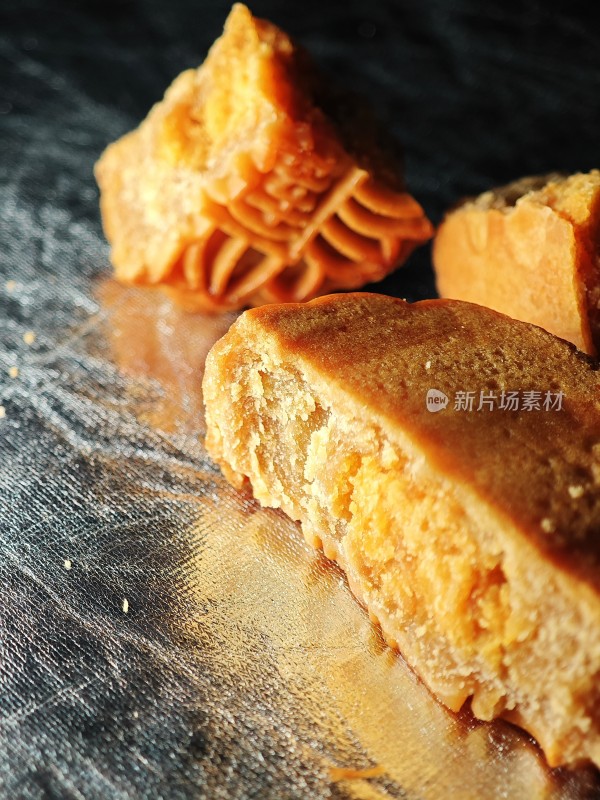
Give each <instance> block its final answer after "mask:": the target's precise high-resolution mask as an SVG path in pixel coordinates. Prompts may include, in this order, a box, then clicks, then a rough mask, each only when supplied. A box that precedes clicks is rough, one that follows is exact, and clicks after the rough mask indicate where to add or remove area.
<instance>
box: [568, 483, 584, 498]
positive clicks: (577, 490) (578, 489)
mask: <svg viewBox="0 0 600 800" xmlns="http://www.w3.org/2000/svg"><path fill="white" fill-rule="evenodd" d="M569 494H570V495H571V497H572V498H573V499H574V500H577V498H578V497H581V496H582V495H583V486H569Z"/></svg>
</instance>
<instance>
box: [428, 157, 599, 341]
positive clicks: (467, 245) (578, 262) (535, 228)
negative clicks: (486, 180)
mask: <svg viewBox="0 0 600 800" xmlns="http://www.w3.org/2000/svg"><path fill="white" fill-rule="evenodd" d="M599 214H600V172H599V171H598V170H594V171H592V172H590V173H587V174H576V175H570V176H559V175H549V176H544V177H539V178H528V179H522V180H520V181H517V182H515V183H513V184H509V185H508V186H505V187H502V188H501V189H496V190H494V191H490V192H485V193H484V194H482V195H481V196H480V197H478V198H475V199H474V200H469V201H466V202H465V203H463V204H461V205H459V206H458V207H457V208H455V209H453V210H452V211H450V212H449V213H448V214H447V215H446V217H445V219H444V221H443V222H442V224H441V225H440V227H439V229H438V231H437V234H436V238H435V241H434V247H433V260H434V265H435V269H436V275H437V284H438V290H439V292H440V294H441V295H442V296H443V297H452V298H455V299H459V300H467V301H470V302H474V303H480V304H481V305H486V306H489V307H490V308H494V309H495V310H497V311H502V312H503V313H506V314H509V315H510V316H512V317H515V318H516V319H520V320H524V321H526V322H532V323H534V324H536V325H541V326H542V327H544V328H546V330H549V331H550V332H552V333H554V334H556V335H557V336H561V337H562V338H564V339H567V340H568V341H570V342H573V343H574V344H575V345H576V346H577V347H578V348H579V349H580V350H583V351H584V352H587V353H589V354H591V355H595V354H596V353H597V352H598V346H599V345H600V311H599V301H600V261H599V257H600V247H599V237H600V216H599Z"/></svg>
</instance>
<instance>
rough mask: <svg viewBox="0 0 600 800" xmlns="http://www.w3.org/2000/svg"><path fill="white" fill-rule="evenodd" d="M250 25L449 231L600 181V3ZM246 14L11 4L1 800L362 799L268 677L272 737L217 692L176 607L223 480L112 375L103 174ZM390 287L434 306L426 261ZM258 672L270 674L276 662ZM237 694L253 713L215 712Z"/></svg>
mask: <svg viewBox="0 0 600 800" xmlns="http://www.w3.org/2000/svg"><path fill="white" fill-rule="evenodd" d="M251 8H252V10H253V11H254V12H255V13H256V14H258V15H261V16H266V17H268V18H270V19H272V20H273V21H274V22H276V23H279V24H280V25H281V26H283V27H285V28H286V29H287V30H288V31H289V32H290V33H292V34H294V35H295V36H296V37H297V38H298V39H299V40H300V41H301V42H303V43H304V44H305V45H306V46H308V48H309V49H310V50H311V51H312V52H313V54H314V55H315V56H316V57H317V59H318V60H319V62H320V63H321V64H322V66H323V67H324V69H325V70H327V71H328V72H329V73H331V74H332V75H333V76H335V77H336V78H337V79H338V80H341V81H342V82H344V83H346V84H348V85H352V86H353V87H355V88H356V89H358V90H360V91H363V92H364V93H365V94H367V95H368V96H369V97H370V98H371V100H372V102H373V104H374V106H375V108H376V110H377V112H378V114H379V116H380V117H381V118H382V119H383V120H385V121H386V123H387V125H389V127H390V129H391V130H392V131H393V132H394V134H396V135H397V137H398V138H399V139H400V140H401V141H402V142H403V144H404V147H405V154H406V170H407V175H408V184H409V186H410V188H411V190H412V191H413V193H414V194H415V196H416V197H417V198H418V199H419V200H420V201H421V202H422V204H423V205H424V207H425V209H426V211H427V212H428V214H429V215H430V216H431V218H432V219H433V221H434V222H437V221H439V219H440V218H441V215H442V213H443V211H444V209H445V208H446V207H448V205H450V204H451V203H453V202H454V201H455V200H457V199H458V198H459V197H461V196H463V195H465V194H469V193H474V192H479V191H481V190H484V189H486V188H489V187H490V186H492V185H494V184H497V183H502V182H506V181H509V180H511V179H512V178H516V177H519V176H521V175H523V174H532V173H538V172H545V171H550V170H566V171H575V170H588V169H590V168H593V167H598V166H600V157H599V154H598V149H599V145H600V135H599V134H600V27H599V26H598V21H597V18H596V17H597V12H596V11H595V9H594V5H593V4H588V3H586V4H583V3H577V2H570V3H554V4H553V3H544V2H514V3H511V2H500V1H499V0H496V1H495V2H487V3H486V2H476V0H457V2H449V1H447V2H444V0H423V2H391V1H388V2H378V1H377V0H371V1H370V2H358V0H348V1H347V2H344V3H337V2H326V1H325V0H320V2H315V0H305V1H304V2H298V3H292V2H288V3H285V2H267V1H266V0H256V2H255V3H253V4H252V6H251ZM586 9H587V11H586ZM227 11H228V4H227V3H225V2H216V1H214V2H206V1H205V2H203V1H202V0H195V2H184V1H181V2H178V1H177V0H137V2H134V1H133V0H121V2H117V1H116V0H96V1H95V2H85V1H84V2H76V0H71V1H70V2H68V1H67V0H65V1H64V2H54V1H53V2H43V1H42V0H37V1H36V0H22V1H21V0H18V1H17V0H14V2H11V0H0V281H1V283H0V403H2V404H3V406H4V408H5V409H6V416H5V418H3V419H0V580H1V581H2V586H3V588H2V602H1V603H0V648H1V651H0V709H1V718H0V793H1V796H2V797H6V798H11V799H12V798H20V797H23V798H34V797H35V798H81V797H85V798H93V797H111V798H130V797H148V798H159V797H174V798H178V797H182V798H184V797H185V798H187V797H209V798H212V797H225V798H230V797H240V798H241V797H257V798H287V797H300V796H302V797H307V798H308V797H345V796H354V795H346V794H344V793H343V792H342V789H341V788H327V786H326V785H325V784H322V783H320V782H319V780H318V776H317V777H315V775H311V774H310V771H308V772H307V771H306V770H305V771H304V772H303V771H302V764H301V763H300V762H298V761H297V760H296V761H294V760H293V758H292V755H290V754H289V753H288V750H290V748H291V745H290V744H289V743H290V741H294V737H295V736H296V732H295V731H294V729H293V725H292V727H289V725H288V727H286V723H284V721H283V718H284V717H285V714H284V712H283V711H281V717H282V718H281V720H280V719H279V716H278V712H277V703H279V704H280V707H281V703H283V700H282V698H281V697H280V698H279V699H277V698H276V697H273V696H272V697H271V701H272V702H271V703H270V704H269V702H268V699H269V692H270V691H274V690H272V689H271V688H269V687H271V684H270V683H268V682H267V683H266V684H264V683H263V679H262V678H261V676H260V674H259V672H260V671H259V672H257V675H256V676H255V680H254V683H253V684H251V685H250V686H249V688H247V690H246V691H247V697H246V702H247V706H248V707H249V708H250V707H251V708H252V709H253V713H254V714H256V715H261V714H262V716H261V717H260V719H261V720H262V723H261V724H260V725H259V724H253V723H252V719H251V717H252V715H248V716H246V717H245V716H244V715H243V714H241V715H238V716H237V717H236V718H235V719H234V718H232V717H231V714H230V713H229V712H228V709H231V708H232V707H234V706H235V702H234V700H232V699H231V698H235V697H236V696H237V698H238V701H237V702H238V704H239V691H240V690H239V687H237V688H236V682H235V670H234V669H233V667H232V666H231V665H228V663H227V660H226V659H225V661H218V659H217V657H216V656H214V659H215V660H214V663H213V670H212V672H211V677H210V680H209V679H208V678H207V679H206V681H205V684H203V683H202V680H201V671H200V673H198V670H197V669H196V667H198V664H199V663H200V662H199V661H198V660H197V659H196V660H194V659H195V658H196V656H192V655H189V653H190V652H191V651H189V649H188V650H186V648H185V647H184V646H183V645H182V636H183V635H182V634H181V633H180V632H179V633H178V632H173V631H172V630H171V629H170V628H169V623H168V619H169V618H170V616H169V615H170V614H171V615H172V613H173V611H174V610H175V611H177V610H178V609H179V610H181V613H182V614H183V612H184V611H185V609H186V608H187V610H188V612H190V608H192V611H193V613H196V612H197V609H196V607H195V606H193V603H192V601H191V600H190V599H189V597H188V595H187V594H186V591H185V586H183V588H182V581H179V582H178V580H179V579H178V577H177V576H178V575H179V572H177V570H175V572H174V571H173V570H174V567H173V564H180V565H181V564H183V565H185V564H188V563H189V562H190V559H191V556H190V552H189V547H190V543H189V541H187V540H185V537H183V538H182V536H181V531H182V530H183V529H185V527H186V525H190V524H192V523H194V520H197V513H198V512H197V509H196V506H195V505H194V503H193V502H191V501H190V500H189V498H190V497H193V496H194V495H198V496H200V495H202V496H204V497H206V498H210V497H211V496H212V495H211V493H214V491H215V488H214V487H215V486H216V485H217V484H216V483H214V482H215V481H216V482H218V481H220V478H219V477H218V476H217V475H216V474H213V473H212V472H211V467H210V465H209V464H207V463H205V462H204V461H203V458H204V456H203V453H202V450H201V447H200V445H199V444H198V443H197V438H198V437H197V436H189V435H188V436H179V438H178V437H177V436H168V435H166V434H164V433H161V432H160V431H157V430H154V429H153V428H152V427H151V426H148V425H144V424H141V423H140V416H139V409H140V408H145V407H146V406H148V405H150V406H151V405H152V403H153V395H152V392H153V391H158V390H157V389H156V387H155V386H154V385H153V384H151V382H150V383H148V382H147V383H143V382H142V383H131V382H130V381H125V380H124V379H123V378H122V377H121V375H120V374H119V370H118V369H117V368H116V367H114V366H111V363H112V362H111V356H110V354H107V353H106V352H104V350H103V348H105V347H106V346H105V345H103V343H102V342H103V341H104V340H103V339H102V335H101V329H102V325H103V324H104V322H106V320H108V323H107V324H108V326H109V327H110V320H109V318H108V317H107V316H106V313H105V311H104V310H103V309H102V308H101V306H100V305H99V304H98V301H97V299H96V298H95V295H94V291H93V288H94V286H96V285H97V283H98V280H99V279H100V278H101V277H102V276H103V275H104V274H107V273H108V272H109V266H108V260H107V253H108V251H107V247H106V245H105V243H104V241H103V238H102V234H101V228H100V221H99V215H98V196H97V190H96V187H95V184H94V181H93V177H92V167H93V164H94V162H95V160H96V159H97V158H98V156H99V154H100V152H101V150H102V149H103V147H104V146H105V145H106V144H107V143H108V142H110V141H112V140H114V139H115V138H117V137H118V136H120V135H121V134H123V133H124V132H126V131H128V130H129V129H131V128H132V127H133V126H134V125H136V124H137V123H138V122H139V121H140V120H141V119H142V118H143V117H144V116H145V114H146V113H147V111H148V109H149V107H150V105H151V104H152V103H153V102H155V101H156V100H158V99H159V98H160V97H161V96H162V93H163V92H164V90H165V88H166V87H167V85H168V84H169V83H170V82H171V80H172V79H173V78H174V77H175V75H177V74H178V73H179V72H180V71H181V70H183V69H184V68H187V67H190V66H194V65H197V64H198V63H200V62H201V61H202V60H203V58H204V56H205V53H206V50H207V48H208V47H209V45H210V44H211V42H212V41H213V40H214V39H215V38H216V36H217V35H218V34H219V32H220V30H221V28H222V25H223V21H224V18H225V16H226V14H227ZM9 280H10V281H15V285H11V286H10V288H9V287H7V286H6V285H5V282H6V281H9ZM383 287H384V289H386V290H387V291H391V292H396V293H398V294H400V295H402V296H409V297H419V296H426V295H427V294H431V292H432V291H433V282H432V276H431V269H430V265H429V252H428V248H423V249H422V250H420V251H419V252H418V253H417V254H415V255H414V256H413V258H412V259H411V261H410V263H409V264H408V265H407V267H406V268H404V269H403V270H401V271H400V272H399V273H397V275H396V276H394V277H391V278H388V279H387V281H386V282H385V283H384V285H383ZM27 330H34V331H35V332H36V333H37V339H36V342H35V343H34V345H33V346H31V347H26V346H25V345H24V343H23V334H24V332H25V331H27ZM107 336H109V334H107ZM11 366H18V368H19V370H20V372H19V375H18V377H17V378H10V377H9V375H8V371H9V369H10V367H11ZM220 485H221V484H219V486H220ZM165 487H166V488H165ZM232 502H233V501H232ZM157 530H158V531H159V533H157ZM186 548H187V549H186ZM66 557H72V558H73V562H74V568H73V570H72V571H71V572H70V573H68V578H69V580H68V581H67V580H66V579H65V576H66V574H67V573H66V572H65V571H64V570H63V569H62V567H61V565H62V562H63V559H64V558H66ZM177 569H180V568H179V567H177ZM181 569H183V567H181ZM188 588H189V587H188ZM125 595H127V596H128V597H130V604H131V612H130V613H129V614H128V615H127V616H126V617H125V616H124V615H123V614H122V612H121V601H122V597H123V596H125ZM196 601H197V600H194V602H196ZM208 602H209V601H208V600H206V599H205V600H203V601H202V603H208ZM189 603H192V606H189ZM202 603H201V605H202ZM186 604H188V605H187V606H186ZM188 606H189V607H188ZM202 607H203V608H204V606H202ZM207 607H208V606H207ZM136 609H143V613H142V612H141V611H140V612H139V613H136ZM190 613H191V612H190ZM206 613H208V612H206ZM223 613H225V612H223ZM198 636H199V637H200V639H202V631H200V632H198ZM203 646H204V651H203V652H204V653H205V654H206V653H208V652H212V650H211V647H213V648H214V647H215V645H214V642H212V640H210V639H207V641H206V642H204V645H203ZM186 653H187V655H186ZM253 657H254V658H256V659H257V663H259V662H260V659H263V663H262V666H263V667H264V666H265V664H264V659H265V658H266V656H265V653H264V652H262V651H260V652H259V651H257V652H256V653H254V654H253V653H250V654H249V655H248V658H249V659H250V660H251V659H252V658H253ZM217 662H218V663H217ZM202 663H204V665H205V667H206V664H208V663H209V662H208V661H204V662H202ZM211 663H212V662H211ZM194 665H196V666H194ZM215 665H216V666H215ZM266 666H267V668H268V669H271V667H272V665H271V666H269V665H266ZM206 669H208V667H206ZM268 669H267V671H268ZM199 674H200V678H199ZM203 687H204V688H203ZM203 692H204V694H203ZM215 692H217V695H218V697H221V698H230V699H229V700H227V701H225V700H224V701H223V702H222V703H221V705H219V703H218V702H217V703H216V705H215V701H214V695H215ZM236 692H237V695H236ZM265 692H266V695H265ZM209 695H210V696H209ZM265 696H266V698H267V699H266V700H265ZM261 698H262V700H261ZM288 699H289V698H288ZM263 700H264V708H263V707H262V706H261V702H262V701H263ZM203 708H204V709H208V710H205V711H203V710H202V709H203ZM274 709H275V710H274ZM288 711H289V708H288ZM292 712H293V708H292ZM293 713H295V712H293ZM293 713H292V717H293ZM298 713H300V712H298ZM228 714H229V716H228ZM269 715H271V716H269ZM288 719H289V715H288ZM139 720H143V724H141V723H140V722H139ZM265 720H267V721H268V720H270V723H269V724H270V725H271V727H269V725H266V724H265ZM311 735H312V734H311ZM320 735H321V734H319V732H318V731H316V732H314V738H315V741H316V742H318V741H321V740H322V739H319V736H320ZM306 736H308V734H306ZM296 738H297V737H296ZM250 741H252V742H253V743H254V749H252V748H251V747H250V745H247V743H248V742H250ZM306 741H308V739H307V740H306ZM315 746H316V745H315ZM246 747H248V748H249V750H248V752H247V753H246V756H243V754H244V752H246V751H245V750H244V748H246ZM240 748H241V749H240ZM290 752H291V750H290ZM240 753H241V754H242V755H240ZM257 753H258V754H259V755H260V758H259V757H258V755H257ZM286 753H287V754H288V756H289V757H287V761H286V756H285V754H286ZM335 755H336V754H335V753H334V754H333V755H331V754H330V756H331V757H332V758H333V756H335ZM337 755H338V756H339V753H338V754H337ZM340 758H341V756H340ZM342 760H343V759H342ZM567 783H568V781H567ZM565 786H567V784H565ZM569 786H570V784H569ZM384 788H385V791H386V794H385V796H394V797H402V796H404V794H403V790H402V788H401V787H399V786H394V785H392V784H389V785H386V786H385V787H384ZM384 788H381V787H380V789H381V791H382V792H383V791H384ZM564 791H565V792H567V794H568V793H569V792H571V791H573V792H575V789H573V787H571V788H569V787H567V788H566V789H565V790H564ZM578 791H579V790H578ZM589 792H590V793H588V794H587V795H586V796H595V794H594V790H593V789H590V790H589ZM567 794H564V795H561V796H567ZM360 796H362V795H360ZM365 796H366V795H365ZM369 796H371V795H369ZM379 796H382V797H383V796H384V795H383V794H381V795H379ZM427 796H435V793H433V794H431V795H427ZM572 796H575V795H572ZM577 796H582V797H583V796H584V795H583V794H580V795H577Z"/></svg>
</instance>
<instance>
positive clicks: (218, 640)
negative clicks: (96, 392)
mask: <svg viewBox="0 0 600 800" xmlns="http://www.w3.org/2000/svg"><path fill="white" fill-rule="evenodd" d="M100 296H101V299H102V303H103V306H104V308H105V309H106V310H107V311H108V312H109V315H110V316H109V319H108V322H109V325H110V326H112V327H111V334H110V336H109V341H110V345H111V347H112V349H113V357H114V361H115V363H116V364H117V365H118V367H119V368H120V369H121V370H122V371H123V372H125V373H127V374H129V375H133V376H136V377H140V378H143V379H150V380H154V381H157V382H158V383H159V384H160V385H161V386H162V388H163V393H162V395H161V401H160V403H159V405H158V407H156V408H154V409H152V411H151V412H149V413H148V415H147V421H148V423H149V424H151V425H152V426H154V427H156V428H157V429H160V430H172V429H176V428H177V429H181V428H183V429H184V430H187V431H189V432H193V433H194V435H196V434H198V435H199V432H201V431H202V430H203V422H202V401H201V394H200V383H201V378H202V372H203V365H204V359H205V356H206V353H207V352H208V349H209V348H210V346H211V345H212V343H213V342H214V341H215V340H216V339H217V338H219V336H220V335H222V334H223V333H224V332H225V331H226V330H227V328H228V326H229V324H230V323H231V321H232V320H233V318H234V317H233V316H231V315H230V316H228V317H205V316H202V315H195V316H194V315H190V314H187V313H186V312H183V311H181V310H179V309H177V308H175V307H174V306H173V305H172V303H171V301H170V300H168V299H167V298H166V297H164V296H163V295H162V294H160V293H158V292H151V291H148V290H131V289H122V288H121V287H119V286H117V285H116V284H113V283H112V282H109V283H107V284H105V285H104V286H103V287H102V290H101V293H100ZM199 475H200V476H201V475H202V472H201V471H200V472H199ZM203 480H207V479H203V478H202V477H199V481H203ZM207 485H208V484H207ZM216 486H217V488H216V489H215V488H214V486H212V487H211V488H210V490H209V489H207V490H206V491H205V492H204V493H202V492H199V498H198V506H197V518H196V521H195V523H194V524H193V525H192V526H191V527H189V528H188V529H187V530H183V531H182V533H181V536H182V542H183V543H184V544H185V548H184V549H185V552H187V553H188V555H187V556H186V557H185V558H184V559H183V563H182V564H181V565H178V566H177V569H176V570H175V571H174V575H175V576H176V577H175V578H174V580H175V582H176V586H175V587H174V589H176V590H177V592H178V593H179V595H180V596H181V597H182V598H183V600H184V601H185V602H183V603H182V604H181V606H180V607H179V608H178V611H177V614H176V615H174V617H173V619H172V620H170V625H172V627H173V628H174V629H176V630H178V631H179V632H180V633H181V635H182V636H183V637H184V644H183V645H182V646H185V647H186V649H189V650H191V651H192V652H193V650H194V648H197V650H198V653H199V654H201V652H204V651H205V650H206V647H207V644H206V643H207V642H210V655H211V660H212V661H211V663H213V664H216V665H217V667H218V668H219V669H221V670H222V671H223V672H224V673H227V674H229V675H231V676H232V679H233V681H234V683H235V685H236V686H237V687H238V691H239V695H240V697H241V698H243V697H247V696H248V687H250V689H251V690H253V691H254V692H255V693H256V692H257V691H258V692H259V693H260V692H262V691H264V697H265V701H266V702H269V703H273V704H274V705H276V706H277V708H276V711H277V712H278V713H279V715H280V717H281V720H282V723H283V722H285V723H286V724H288V725H290V726H291V727H292V729H293V730H294V731H295V732H296V733H295V737H294V740H293V741H292V742H290V745H289V746H290V764H292V754H293V755H294V757H295V758H301V759H302V760H303V761H304V762H305V763H308V764H310V765H311V766H312V768H313V769H314V772H315V774H316V775H318V776H319V777H320V779H321V781H322V787H323V791H322V794H319V797H329V796H335V797H342V796H343V797H349V798H356V799H357V800H358V799H361V800H379V799H380V798H389V797H400V796H402V797H408V798H415V800H416V798H421V799H424V798H427V800H438V798H439V800H442V798H444V800H446V798H485V799H486V800H487V799H489V800H493V798H519V800H520V799H521V798H523V800H533V799H536V798H580V799H581V800H583V798H592V797H598V796H600V788H599V787H600V785H599V784H598V782H597V779H598V774H597V772H596V771H595V770H592V769H583V770H579V771H573V772H568V771H565V770H550V769H548V767H547V765H546V763H545V761H544V758H543V756H542V754H541V752H540V750H539V749H538V747H537V746H536V745H535V743H534V742H533V741H532V740H531V738H530V737H529V736H527V735H526V734H525V733H523V732H521V731H519V730H518V729H517V728H515V727H513V726H511V725H510V724H508V723H506V722H503V721H497V722H494V723H491V724H485V723H481V722H478V721H476V720H474V719H473V717H472V716H471V715H470V713H469V711H468V710H463V711H462V712H461V713H460V714H453V713H451V712H449V711H448V710H446V709H445V708H444V707H443V706H442V705H440V704H439V703H438V702H437V701H436V700H435V699H434V697H433V696H432V695H431V694H430V693H429V692H428V690H427V689H426V688H425V687H424V686H423V684H422V683H421V682H420V681H419V680H418V678H417V677H416V676H415V674H414V673H413V672H412V671H411V670H410V669H409V668H408V666H407V665H406V664H405V663H404V661H403V660H402V658H401V656H399V655H398V654H396V653H394V652H392V651H391V650H390V649H389V648H387V647H386V646H385V644H384V643H383V641H382V639H381V636H380V635H379V632H378V630H377V629H376V628H374V626H373V625H372V624H371V623H370V622H369V619H368V616H367V614H366V612H365V611H364V609H363V608H362V607H361V606H360V605H359V604H358V603H357V602H356V601H355V599H354V598H353V597H352V595H351V593H350V591H349V589H348V586H347V583H346V581H345V579H344V576H343V575H342V573H341V572H340V570H339V569H338V568H337V567H336V566H335V565H333V564H331V562H329V561H328V560H327V559H325V558H324V557H323V556H322V554H320V553H315V552H314V551H312V550H311V549H310V548H309V547H308V546H307V545H306V543H305V542H304V540H303V538H302V535H301V533H300V530H299V527H298V526H297V525H296V524H295V523H293V522H291V521H290V520H289V519H288V518H287V517H285V516H284V515H283V514H282V513H280V512H277V511H272V510H265V509H260V508H259V507H258V505H257V504H256V503H255V502H254V501H253V500H251V499H249V498H248V497H245V496H243V495H241V494H239V493H237V492H235V491H234V490H233V489H232V488H231V487H229V486H228V485H227V484H226V482H225V481H224V480H221V479H220V478H218V479H217V480H216ZM200 488H201V487H200ZM200 495H202V497H201V496H200ZM182 609H185V611H182ZM267 664H268V665H269V666H268V670H267V667H266V666H265V665H267ZM199 679H200V678H199ZM251 693H252V692H251V691H250V694H251ZM242 703H243V701H242V700H240V704H241V705H240V708H242V710H243V705H242ZM240 713H242V712H240ZM243 713H251V710H247V709H246V710H243ZM289 717H292V718H291V719H290V718H289ZM257 719H259V720H260V718H259V717H257ZM257 724H261V723H260V721H259V722H257ZM315 731H317V734H315ZM315 736H316V739H315ZM290 768H291V767H290ZM332 768H333V769H334V770H335V769H348V770H369V769H372V768H380V769H381V773H382V774H381V775H378V774H376V773H372V774H370V775H369V773H368V772H367V773H364V775H362V776H361V775H360V774H359V773H357V775H356V776H353V775H352V774H351V773H344V772H333V773H332V772H331V770H332ZM334 784H335V785H336V786H338V787H339V789H336V791H342V790H343V794H335V795H330V794H329V791H330V789H329V788H328V787H330V786H333V785H334ZM331 791H333V789H331Z"/></svg>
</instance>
